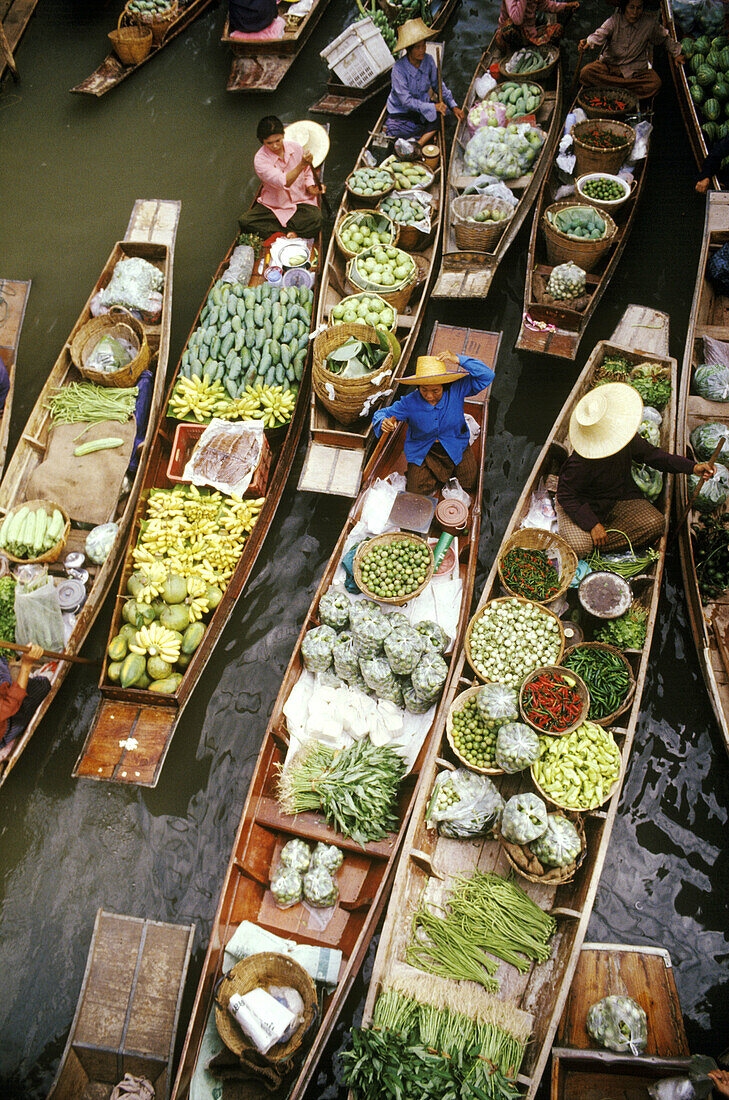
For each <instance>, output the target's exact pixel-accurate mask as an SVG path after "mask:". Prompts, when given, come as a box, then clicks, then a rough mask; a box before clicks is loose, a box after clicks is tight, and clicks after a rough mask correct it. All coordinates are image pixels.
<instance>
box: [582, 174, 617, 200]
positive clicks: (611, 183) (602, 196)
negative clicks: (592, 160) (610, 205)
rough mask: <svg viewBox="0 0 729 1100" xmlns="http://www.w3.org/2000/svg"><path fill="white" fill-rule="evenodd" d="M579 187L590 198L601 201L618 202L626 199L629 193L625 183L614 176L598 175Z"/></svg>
mask: <svg viewBox="0 0 729 1100" xmlns="http://www.w3.org/2000/svg"><path fill="white" fill-rule="evenodd" d="M579 189H580V191H581V192H582V194H583V195H585V196H586V197H587V198H588V199H599V200H600V202H616V201H617V200H618V199H624V198H625V196H626V194H627V192H626V190H625V187H624V186H623V184H622V183H620V181H619V180H617V179H615V178H614V177H613V176H597V177H594V178H593V179H589V180H585V182H584V183H581V184H580V185H579Z"/></svg>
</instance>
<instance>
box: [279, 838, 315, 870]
mask: <svg viewBox="0 0 729 1100" xmlns="http://www.w3.org/2000/svg"><path fill="white" fill-rule="evenodd" d="M279 859H280V860H281V863H282V864H284V866H286V867H291V868H293V870H294V871H299V872H300V873H301V874H303V873H304V871H308V870H309V866H310V864H311V849H310V848H309V845H308V844H307V843H306V841H305V840H301V839H300V837H294V838H293V839H292V840H287V841H286V843H285V844H284V846H283V848H282V849H281V855H280V856H279Z"/></svg>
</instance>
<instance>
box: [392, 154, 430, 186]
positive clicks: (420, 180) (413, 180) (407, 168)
mask: <svg viewBox="0 0 729 1100" xmlns="http://www.w3.org/2000/svg"><path fill="white" fill-rule="evenodd" d="M386 164H387V167H388V168H389V169H390V171H391V172H392V174H393V176H394V177H395V190H396V191H412V190H414V189H416V188H418V187H419V188H425V187H430V185H431V183H432V182H433V173H432V172H431V170H430V168H426V167H425V165H424V164H415V163H414V162H413V161H411V160H394V159H393V160H388V161H386Z"/></svg>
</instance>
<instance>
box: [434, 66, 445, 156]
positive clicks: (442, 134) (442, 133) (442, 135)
mask: <svg viewBox="0 0 729 1100" xmlns="http://www.w3.org/2000/svg"><path fill="white" fill-rule="evenodd" d="M442 61H443V47H442V46H441V47H440V48H438V49H437V50H436V62H437V65H438V102H439V103H442V102H443V69H442ZM438 117H439V118H440V155H441V159H445V115H444V114H441V113H440V112H438Z"/></svg>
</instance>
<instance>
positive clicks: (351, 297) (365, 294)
mask: <svg viewBox="0 0 729 1100" xmlns="http://www.w3.org/2000/svg"><path fill="white" fill-rule="evenodd" d="M362 298H377V299H379V301H381V302H382V304H383V305H385V306H389V307H390V309H392V312H393V319H392V324H390V325H383V324H380V325H378V326H377V327H378V328H384V329H388V330H389V331H390V332H394V331H395V329H396V328H397V310H396V309H393V307H392V304H391V303H390V302H386V301H385V299H384V298H383V297H382V295H381V294H374V293H372V294H370V292H369V291H367V290H360V291H359V293H358V294H348V295H347V297H346V298H342V300H341V301H340V302H339V305H340V306H343V307H344V309H345V312H346V309H347V306H348V305H350V304H351V305H353V306H355V305H356V304H357V303H358V302H360V301H361V300H362ZM327 324H329V325H349V324H352V325H366V324H367V322H366V321H336V320H335V319H334V318H333V317H332V314H331V310H330V312H329V317H328V318H327Z"/></svg>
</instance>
